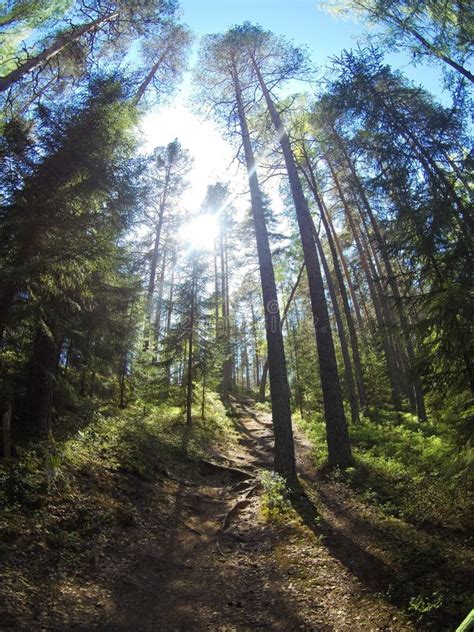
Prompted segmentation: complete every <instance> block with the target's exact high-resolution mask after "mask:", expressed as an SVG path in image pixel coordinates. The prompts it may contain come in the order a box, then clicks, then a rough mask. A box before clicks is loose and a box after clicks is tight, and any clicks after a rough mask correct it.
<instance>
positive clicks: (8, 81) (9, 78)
mask: <svg viewBox="0 0 474 632" xmlns="http://www.w3.org/2000/svg"><path fill="white" fill-rule="evenodd" d="M117 16H118V13H109V14H106V15H103V16H101V17H100V18H97V20H93V21H92V22H88V23H87V24H83V25H82V26H79V27H77V28H74V29H71V30H70V31H68V32H67V33H62V34H61V35H59V36H58V37H57V38H56V40H55V41H54V42H53V43H52V44H51V46H48V48H45V50H44V51H43V52H41V53H39V54H38V55H35V56H34V57H30V58H29V59H28V60H27V61H25V62H23V63H22V64H20V65H19V66H18V67H17V68H15V70H12V71H11V72H9V73H8V75H5V76H4V77H1V78H0V92H4V91H5V90H8V89H9V88H10V87H11V86H12V85H13V84H14V83H16V82H17V81H20V79H22V78H23V77H24V76H25V75H27V74H29V73H30V72H33V71H34V70H36V69H37V68H39V67H40V66H42V65H43V64H46V63H47V62H48V61H49V60H50V59H52V58H53V57H55V56H56V55H58V54H59V53H60V52H61V51H63V50H64V49H65V48H67V46H69V44H72V42H75V41H77V40H78V39H80V38H81V37H82V36H83V35H85V34H86V33H93V32H94V31H98V30H99V29H100V28H101V27H102V26H103V25H104V24H106V23H108V22H110V21H111V20H113V19H115V18H116V17H117Z"/></svg>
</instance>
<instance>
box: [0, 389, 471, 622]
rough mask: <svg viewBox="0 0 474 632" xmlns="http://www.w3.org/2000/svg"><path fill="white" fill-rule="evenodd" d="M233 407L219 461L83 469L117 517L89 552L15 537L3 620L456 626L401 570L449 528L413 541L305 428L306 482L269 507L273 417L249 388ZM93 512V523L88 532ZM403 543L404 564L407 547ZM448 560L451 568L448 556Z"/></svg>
mask: <svg viewBox="0 0 474 632" xmlns="http://www.w3.org/2000/svg"><path fill="white" fill-rule="evenodd" d="M232 408H233V416H234V423H235V428H236V432H237V435H236V441H235V442H231V443H228V444H225V445H224V444H222V445H221V446H220V447H219V445H218V446H217V447H216V449H215V452H214V454H212V455H210V456H209V457H208V458H209V460H210V461H211V463H218V464H221V465H222V466H223V467H222V468H218V467H213V466H212V464H211V465H210V464H209V462H208V461H196V460H195V461H194V462H191V461H189V462H188V463H182V462H181V463H178V462H175V463H167V464H166V467H161V468H157V471H156V475H155V476H154V478H153V479H152V480H150V479H145V480H142V479H141V478H140V477H137V476H136V475H135V474H134V473H132V472H127V471H123V472H121V473H120V480H119V481H118V483H119V484H117V474H116V473H115V474H113V475H111V478H110V480H108V481H107V480H104V479H103V476H102V477H101V480H100V481H99V480H94V476H95V475H94V472H93V471H90V472H87V471H84V472H83V473H82V476H83V479H84V486H85V487H86V488H89V489H90V490H94V489H95V488H101V489H102V491H103V490H104V489H105V488H107V487H108V488H109V491H110V489H111V488H112V487H114V490H115V491H114V492H113V493H114V494H115V500H116V501H117V509H116V511H115V518H116V519H115V524H114V526H113V528H110V529H107V530H105V531H104V530H99V531H98V533H97V535H95V536H93V537H90V540H89V547H88V551H87V555H86V554H85V553H84V551H83V550H82V552H81V554H80V555H79V554H78V551H77V550H76V549H77V548H79V545H78V546H77V547H76V546H75V543H74V542H66V543H64V542H63V541H61V542H60V543H59V544H60V546H59V545H58V548H61V547H63V548H64V546H66V548H69V553H68V555H67V556H64V555H60V554H59V553H57V555H58V556H59V557H57V558H56V559H55V558H54V555H55V551H54V546H52V545H51V540H50V541H49V542H46V543H44V542H41V541H40V542H38V541H37V542H35V543H32V544H31V546H30V549H29V550H26V551H24V550H23V551H21V552H20V551H19V549H18V548H16V549H15V550H10V552H9V555H8V556H7V557H9V558H10V559H9V562H10V565H9V567H10V571H9V573H6V574H4V575H3V576H2V582H3V589H4V590H5V587H6V588H8V586H9V585H10V587H11V592H10V593H6V595H7V597H6V598H5V596H4V603H3V604H1V607H2V609H3V611H4V612H5V616H4V617H3V619H2V622H1V623H0V629H2V630H7V629H8V630H58V631H59V630H64V631H65V630H68V631H75V630H91V629H95V630H104V631H106V630H110V632H115V631H122V630H123V631H124V632H125V631H130V632H135V631H136V632H139V631H142V630H143V631H156V632H168V631H169V632H171V631H188V630H189V631H200V630H209V631H221V632H231V631H235V632H244V631H251V630H259V629H262V630H281V631H282V632H283V631H285V632H286V631H290V630H307V631H311V630H318V631H328V632H329V631H336V632H339V631H340V632H344V631H359V630H360V631H362V630H363V631H372V630H374V631H375V630H384V631H385V630H386V631H390V630H392V631H395V630H404V631H407V630H416V629H435V630H441V629H450V628H449V624H448V625H446V626H445V625H444V624H443V622H442V620H438V622H437V623H435V624H434V626H433V624H432V625H431V626H430V627H425V625H422V624H420V623H419V615H420V612H421V611H422V610H423V607H424V602H423V601H421V602H419V603H418V606H417V607H416V601H415V602H414V603H415V608H414V609H413V610H412V611H411V612H410V611H409V610H408V609H407V600H406V594H404V593H403V590H402V587H401V586H400V582H401V583H402V584H406V583H407V581H408V580H407V578H406V573H411V574H412V575H416V574H417V573H418V574H419V575H420V574H423V573H425V569H424V566H423V565H419V564H418V563H417V561H416V555H418V556H419V559H420V556H421V557H423V556H425V557H426V556H429V552H430V551H431V550H433V549H436V547H437V546H438V544H437V543H436V542H435V541H434V539H433V540H431V538H438V539H439V537H441V538H442V534H441V536H438V535H436V536H435V535H430V534H425V535H424V536H423V541H422V542H421V544H420V545H419V546H418V544H417V543H418V542H419V540H420V538H419V537H418V536H419V534H417V533H415V532H416V529H415V528H414V527H412V526H410V525H405V524H404V525H402V526H400V525H394V522H393V521H392V520H390V521H387V520H385V519H383V518H382V517H380V515H378V513H377V509H376V508H372V507H369V506H368V505H367V504H365V503H363V502H362V501H361V500H360V499H357V497H356V496H355V495H354V494H353V493H352V492H351V490H350V489H349V488H348V487H347V486H345V485H343V484H342V483H340V482H338V481H337V480H333V479H331V478H327V477H324V476H323V475H321V474H318V475H317V474H316V473H315V468H314V466H313V465H312V462H311V458H310V445H309V443H308V441H307V440H306V439H305V437H303V435H302V434H301V433H298V432H297V433H296V448H297V455H298V470H299V472H300V474H301V477H300V480H301V487H300V488H299V489H298V490H294V491H293V497H292V505H293V506H292V507H291V506H289V508H288V509H287V510H285V509H284V508H283V509H282V510H281V511H282V512H283V513H282V514H280V515H279V514H278V512H276V513H275V515H274V516H273V519H269V516H268V508H269V506H271V503H272V498H271V491H270V497H269V496H268V494H269V490H268V488H267V489H265V484H264V485H262V483H261V475H260V472H261V471H262V469H263V470H265V469H271V465H272V458H271V452H272V441H273V437H272V429H271V416H270V415H269V414H268V413H266V412H262V411H258V410H256V408H255V407H254V405H253V402H252V401H251V400H245V399H240V400H238V401H237V400H235V401H234V402H233V406H232ZM186 440H187V438H186V436H184V437H183V441H184V443H186ZM183 447H184V448H185V447H186V446H185V445H184V446H183ZM114 477H115V478H114ZM93 493H95V492H93ZM125 501H126V502H127V503H128V505H126V504H124V503H125ZM277 501H278V499H277ZM111 502H112V501H111ZM127 506H128V507H133V510H130V509H127V508H125V509H124V508H123V507H127ZM285 511H286V513H285ZM89 519H90V516H89V517H88V518H87V520H89ZM87 520H86V522H87ZM97 520H98V521H100V517H99V516H98V517H97ZM93 522H94V520H93V517H92V520H89V522H88V523H87V524H88V525H89V527H88V528H90V532H91V534H93V533H94V524H93ZM398 522H400V521H398ZM84 528H85V527H84ZM408 546H411V547H412V550H411V553H410V556H411V557H410V559H411V560H412V561H411V566H410V568H409V569H408V570H407V569H403V568H401V567H400V565H402V566H403V558H401V557H400V550H401V549H406V547H408ZM417 546H418V549H417V550H416V551H414V549H415V548H416V547H417ZM438 563H439V564H441V563H440V562H439V560H438ZM45 565H46V571H45ZM48 565H50V569H51V570H50V572H48V571H47V569H48ZM441 566H442V567H443V568H442V572H443V573H449V568H448V567H447V566H446V564H445V562H444V561H443V563H442V564H441ZM417 569H418V570H417ZM420 569H421V570H420ZM404 572H405V574H404ZM412 579H413V578H412ZM462 579H463V581H468V580H466V578H465V577H464V576H463V577H462ZM432 580H433V578H430V581H432ZM397 582H398V584H397ZM19 587H20V588H22V590H19ZM425 605H426V604H425ZM430 607H431V608H434V609H436V605H433V604H432V603H431V604H430ZM417 619H418V622H417ZM451 629H453V626H451Z"/></svg>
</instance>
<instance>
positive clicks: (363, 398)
mask: <svg viewBox="0 0 474 632" xmlns="http://www.w3.org/2000/svg"><path fill="white" fill-rule="evenodd" d="M303 152H304V155H305V162H306V167H307V169H308V173H306V171H305V170H304V169H302V170H303V173H304V175H305V176H306V178H307V182H308V185H309V187H310V189H311V191H312V193H313V195H314V199H315V201H316V204H317V205H318V208H319V212H320V215H321V221H322V223H323V226H324V230H325V232H326V238H327V240H328V244H329V249H330V251H331V257H332V262H333V267H334V272H335V274H336V279H337V282H338V285H339V292H340V295H341V299H342V305H343V309H344V314H345V317H346V323H347V329H348V332H349V339H350V343H351V350H352V359H353V362H354V373H355V379H356V384H357V392H358V395H359V402H360V405H361V406H362V408H363V409H367V395H366V391H365V384H364V377H363V369H362V361H361V358H360V352H359V341H358V336H357V332H356V328H355V325H354V320H353V318H352V312H351V308H350V305H349V298H348V296H347V292H346V286H345V283H344V278H343V275H342V271H341V267H340V265H339V258H338V252H337V248H336V245H335V241H334V239H333V236H332V233H331V228H330V225H329V221H328V216H329V213H328V210H327V208H326V205H325V204H324V201H323V199H322V197H321V195H320V192H319V187H318V184H317V182H316V176H315V174H314V170H313V168H312V165H311V163H310V161H309V156H308V155H307V153H306V149H305V148H304V147H303Z"/></svg>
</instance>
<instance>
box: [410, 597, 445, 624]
mask: <svg viewBox="0 0 474 632" xmlns="http://www.w3.org/2000/svg"><path fill="white" fill-rule="evenodd" d="M442 605H443V597H442V595H441V594H440V593H439V592H434V593H433V594H431V595H416V596H415V597H412V598H411V599H410V601H409V604H408V610H409V611H410V612H412V613H413V614H414V615H415V616H416V618H417V621H421V620H422V619H424V618H425V617H426V616H427V615H429V614H431V613H432V612H433V611H434V610H438V609H439V608H441V606H442Z"/></svg>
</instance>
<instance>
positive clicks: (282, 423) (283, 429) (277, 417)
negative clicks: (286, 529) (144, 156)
mask: <svg viewBox="0 0 474 632" xmlns="http://www.w3.org/2000/svg"><path fill="white" fill-rule="evenodd" d="M233 80H234V88H235V98H236V101H237V109H238V116H239V123H240V130H241V134H242V142H243V146H244V152H245V160H246V166H247V173H248V179H249V187H250V197H251V202H252V215H253V221H254V227H255V236H256V241H257V253H258V261H259V267H260V280H261V285H262V298H263V307H264V313H265V333H266V338H267V348H268V368H269V373H270V395H271V400H272V418H273V429H274V436H275V454H274V464H275V470H276V471H277V472H279V473H280V474H282V475H283V476H285V477H287V478H289V479H293V478H294V477H295V476H296V466H295V452H294V444H293V431H292V427H291V409H290V398H289V387H288V376H287V370H286V359H285V350H284V346H283V336H282V328H281V322H280V312H279V308H278V295H277V289H276V284H275V275H274V271H273V262H272V255H271V250H270V243H269V239H268V232H267V226H266V222H265V213H264V209H263V203H262V193H261V190H260V186H259V183H258V178H257V172H256V165H255V157H254V154H253V149H252V143H251V139H250V132H249V129H248V124H247V119H246V115H245V108H244V104H243V98H242V90H241V87H240V81H239V77H238V75H237V70H236V68H235V67H234V69H233ZM262 381H263V380H262Z"/></svg>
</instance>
